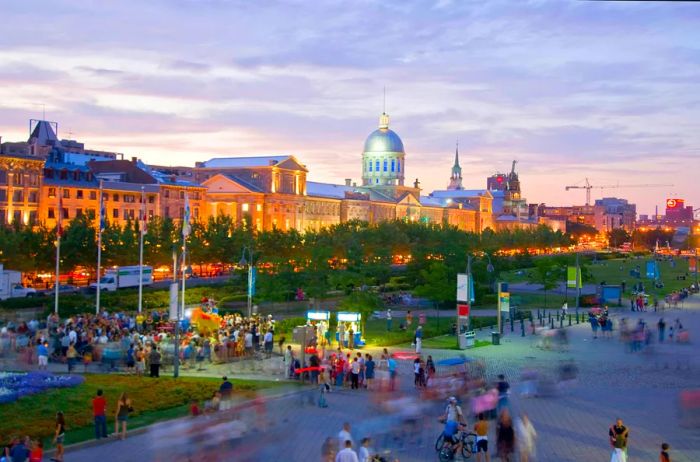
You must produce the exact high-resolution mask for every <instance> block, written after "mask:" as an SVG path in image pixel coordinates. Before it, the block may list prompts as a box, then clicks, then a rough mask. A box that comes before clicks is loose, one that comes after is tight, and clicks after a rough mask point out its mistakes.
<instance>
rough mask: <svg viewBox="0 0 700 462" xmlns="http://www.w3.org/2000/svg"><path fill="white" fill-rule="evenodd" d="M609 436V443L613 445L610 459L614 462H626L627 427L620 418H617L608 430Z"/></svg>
mask: <svg viewBox="0 0 700 462" xmlns="http://www.w3.org/2000/svg"><path fill="white" fill-rule="evenodd" d="M608 436H609V437H610V445H611V446H612V447H613V456H612V459H611V462H612V461H615V462H627V439H628V438H629V429H628V428H627V427H625V425H624V424H623V423H622V419H619V418H618V419H617V420H616V421H615V423H614V424H613V425H611V426H610V429H609V430H608Z"/></svg>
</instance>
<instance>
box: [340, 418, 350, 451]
mask: <svg viewBox="0 0 700 462" xmlns="http://www.w3.org/2000/svg"><path fill="white" fill-rule="evenodd" d="M346 441H350V446H352V444H353V439H352V435H351V434H350V423H348V422H345V423H343V429H342V430H340V432H338V447H339V448H344V447H345V442H346Z"/></svg>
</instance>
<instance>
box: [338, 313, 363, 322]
mask: <svg viewBox="0 0 700 462" xmlns="http://www.w3.org/2000/svg"><path fill="white" fill-rule="evenodd" d="M338 321H342V322H359V321H360V313H348V312H340V313H338Z"/></svg>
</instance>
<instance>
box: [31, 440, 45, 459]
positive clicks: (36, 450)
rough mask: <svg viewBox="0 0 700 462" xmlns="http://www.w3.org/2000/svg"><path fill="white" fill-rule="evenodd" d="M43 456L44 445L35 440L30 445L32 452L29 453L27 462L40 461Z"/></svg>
mask: <svg viewBox="0 0 700 462" xmlns="http://www.w3.org/2000/svg"><path fill="white" fill-rule="evenodd" d="M43 457H44V445H43V444H42V442H41V441H36V442H35V443H34V444H33V445H32V452H30V453H29V462H41V461H42V460H43Z"/></svg>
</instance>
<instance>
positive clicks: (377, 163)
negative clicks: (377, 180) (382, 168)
mask: <svg viewBox="0 0 700 462" xmlns="http://www.w3.org/2000/svg"><path fill="white" fill-rule="evenodd" d="M374 169H375V170H376V171H379V161H376V162H375V163H374Z"/></svg>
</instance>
